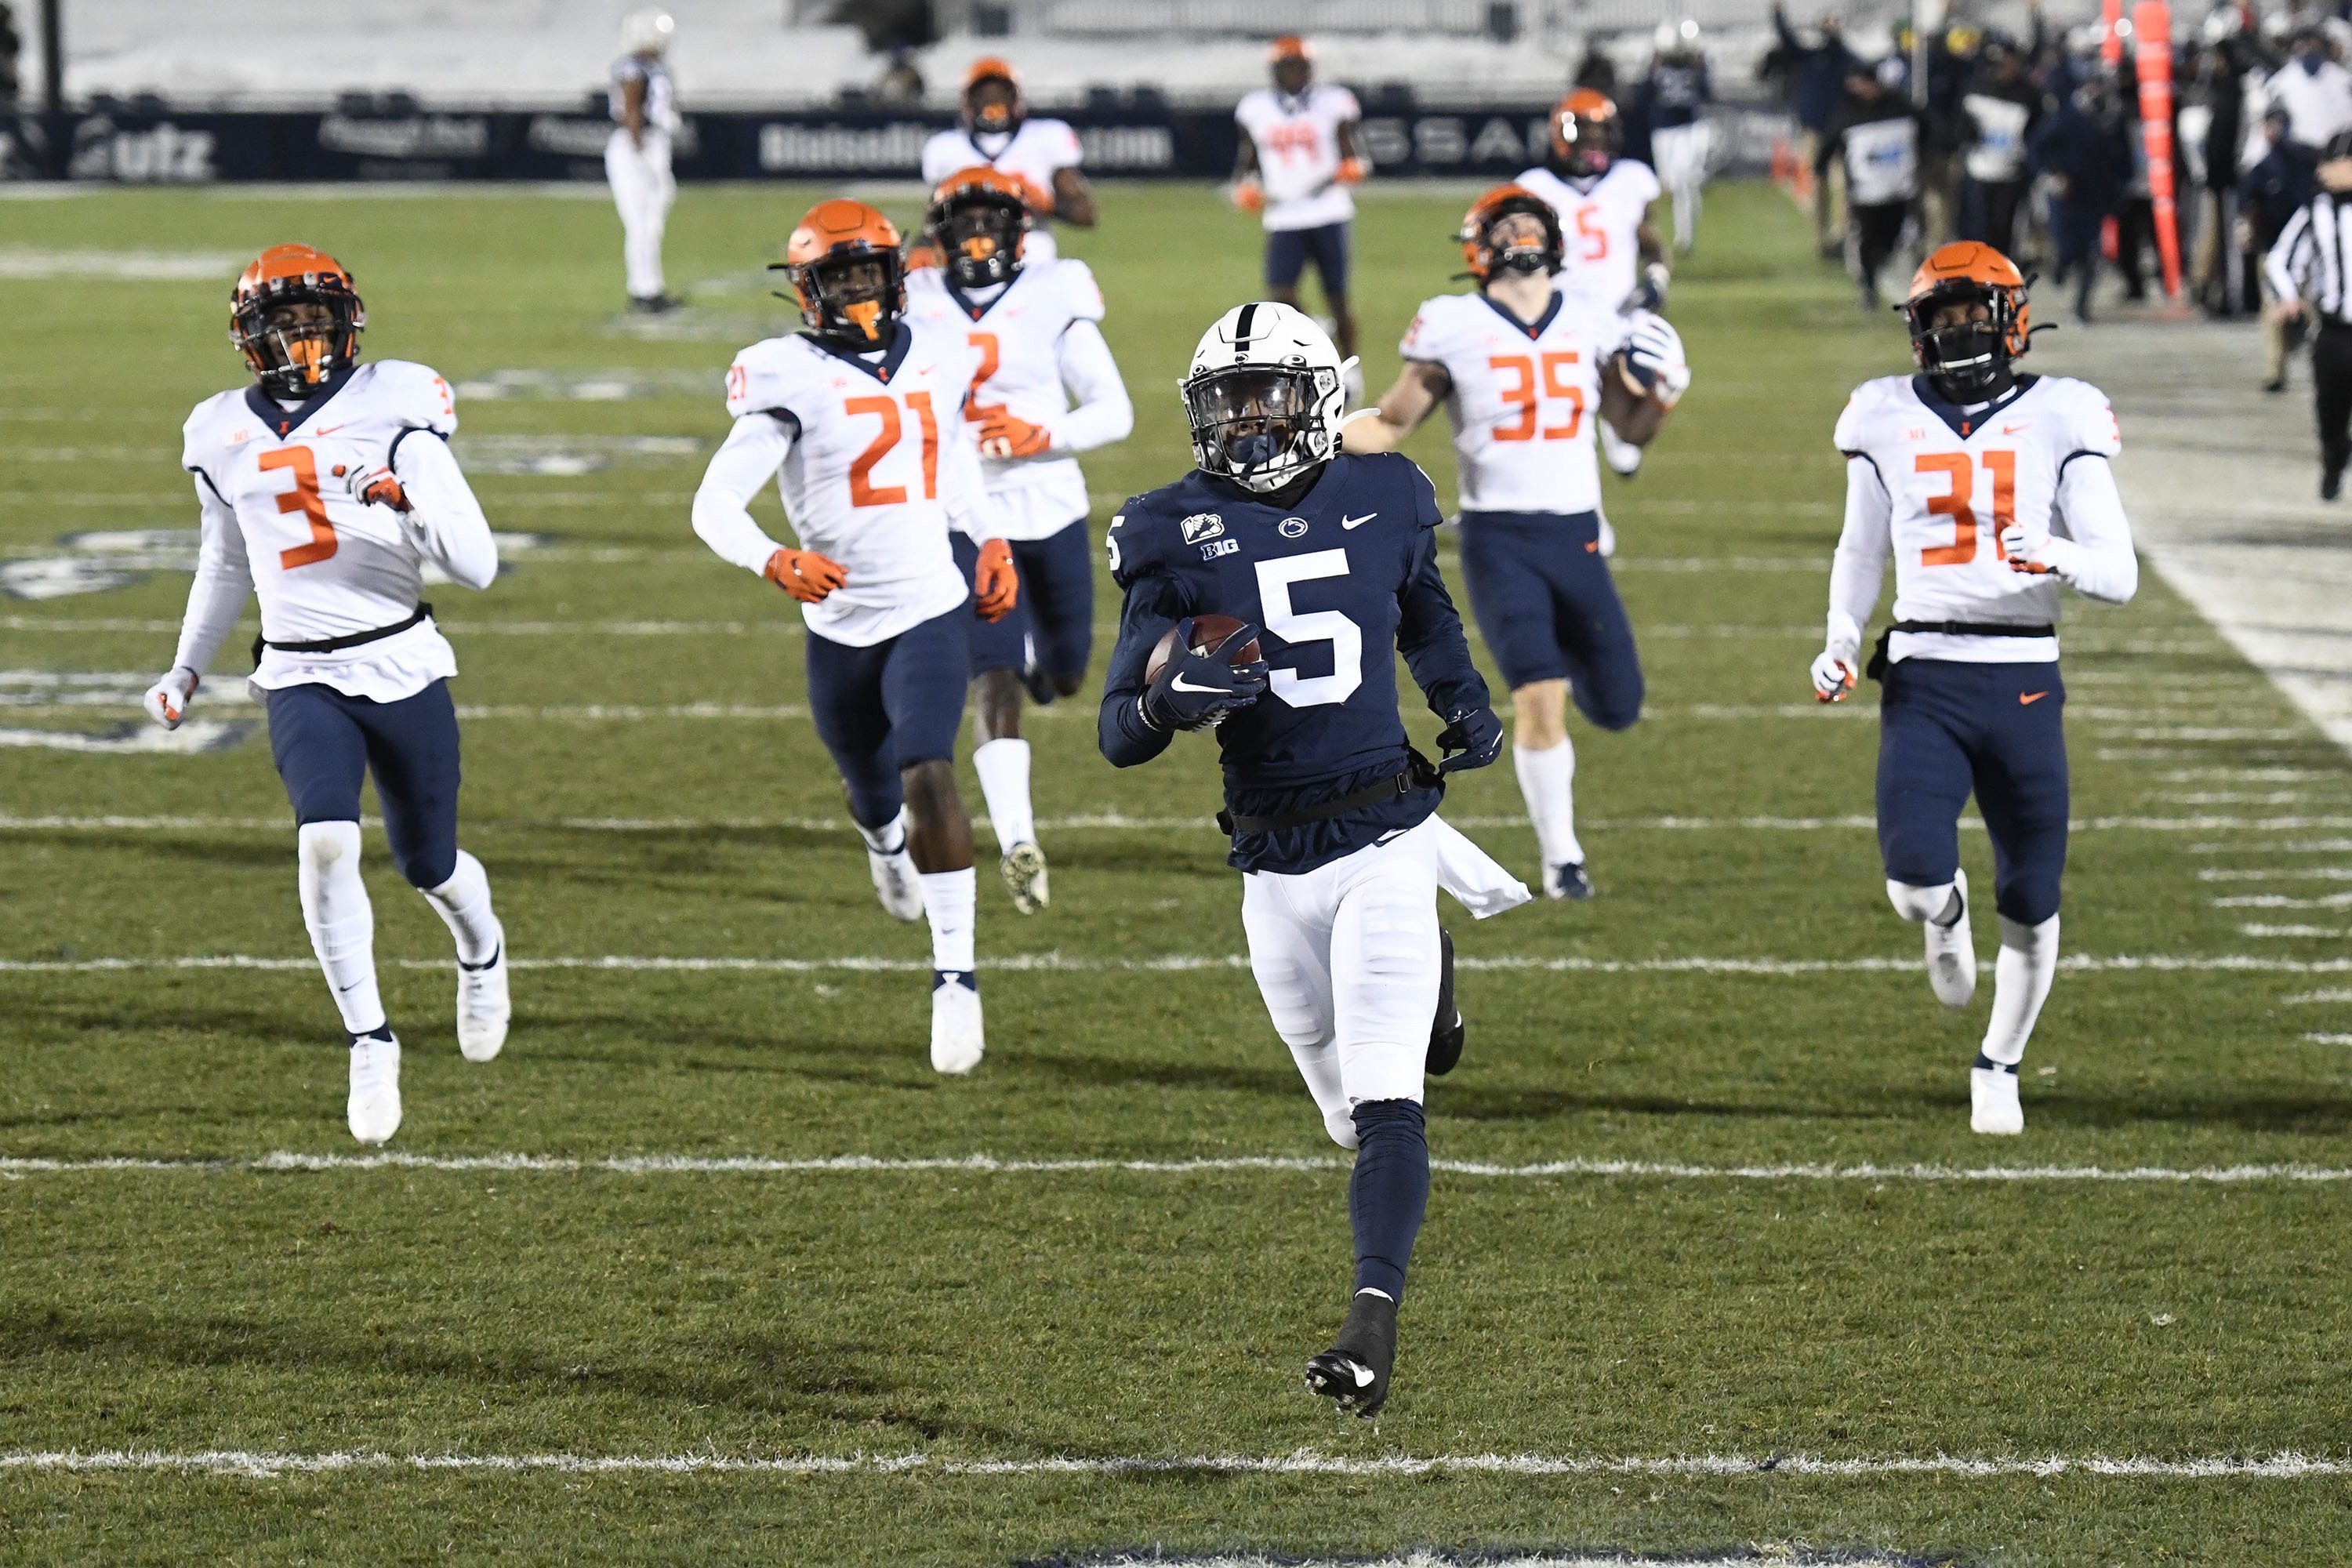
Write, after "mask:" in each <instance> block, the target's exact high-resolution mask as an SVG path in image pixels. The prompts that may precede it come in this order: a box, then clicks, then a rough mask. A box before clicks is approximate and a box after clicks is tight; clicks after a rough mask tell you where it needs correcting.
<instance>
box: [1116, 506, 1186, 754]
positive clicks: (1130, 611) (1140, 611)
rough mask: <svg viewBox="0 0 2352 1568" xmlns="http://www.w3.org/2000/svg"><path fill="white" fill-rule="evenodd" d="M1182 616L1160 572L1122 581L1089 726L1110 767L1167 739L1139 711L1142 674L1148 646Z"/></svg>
mask: <svg viewBox="0 0 2352 1568" xmlns="http://www.w3.org/2000/svg"><path fill="white" fill-rule="evenodd" d="M1111 526H1112V527H1113V528H1117V527H1118V524H1117V523H1115V522H1114V523H1113V524H1112V525H1111ZM1184 615H1185V610H1184V606H1183V603H1182V598H1181V593H1180V591H1179V590H1178V588H1177V586H1176V584H1175V583H1173V582H1172V581H1171V580H1170V579H1169V578H1168V577H1167V576H1166V575H1165V574H1161V573H1158V572H1145V573H1142V574H1139V575H1137V576H1135V577H1132V578H1130V579H1129V581H1128V583H1127V599H1126V602H1125V603H1124V604H1122V605H1120V606H1119V612H1118V643H1117V644H1116V645H1114V646H1113V647H1112V648H1111V653H1110V663H1109V666H1108V668H1106V669H1105V670H1104V672H1103V698H1102V711H1101V714H1100V715H1099V716H1098V718H1097V721H1096V726H1095V731H1096V741H1097V744H1099V745H1100V746H1101V747H1102V754H1103V756H1104V757H1105V759H1107V760H1108V762H1109V763H1110V764H1111V766H1113V767H1116V768H1131V767H1134V766H1135V765H1136V764H1137V763H1148V762H1150V760H1151V759H1152V758H1154V757H1156V756H1158V755H1159V754H1160V752H1164V751H1166V750H1167V749H1168V742H1170V741H1171V739H1173V737H1172V736H1171V734H1170V733H1169V732H1168V731H1165V730H1162V729H1160V727H1159V726H1157V725H1155V724H1153V723H1152V722H1151V721H1150V720H1148V719H1146V718H1144V716H1143V692H1144V688H1145V687H1146V685H1148V684H1149V683H1148V682H1147V681H1146V680H1145V679H1144V674H1145V671H1146V670H1148V669H1149V668H1150V664H1151V650H1152V649H1153V648H1154V647H1157V646H1158V645H1159V642H1160V638H1161V637H1165V636H1167V634H1168V628H1169V627H1170V626H1174V625H1175V624H1176V623H1177V622H1178V621H1180V620H1182V619H1183V618H1184Z"/></svg>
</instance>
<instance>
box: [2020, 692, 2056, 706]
mask: <svg viewBox="0 0 2352 1568" xmlns="http://www.w3.org/2000/svg"><path fill="white" fill-rule="evenodd" d="M2049 695H2050V693H2048V692H2047V691H2021V692H2019V693H2018V694H2017V705H2018V706H2019V707H2021V708H2023V707H2026V706H2027V705H2029V704H2031V703H2035V702H2039V701H2041V700H2042V699H2043V698H2045V697H2047V696H2049Z"/></svg>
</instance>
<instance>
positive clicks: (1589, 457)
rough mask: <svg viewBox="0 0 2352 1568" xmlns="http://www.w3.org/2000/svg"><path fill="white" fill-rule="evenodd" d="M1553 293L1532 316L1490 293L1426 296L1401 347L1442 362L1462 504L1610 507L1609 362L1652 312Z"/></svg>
mask: <svg viewBox="0 0 2352 1568" xmlns="http://www.w3.org/2000/svg"><path fill="white" fill-rule="evenodd" d="M1642 319H1643V318H1642V316H1641V315H1639V314H1635V315H1632V316H1621V315H1619V314H1618V313H1617V311H1616V310H1615V309H1614V308H1613V307H1612V306H1605V305H1602V304H1601V303H1600V302H1599V301H1598V300H1592V299H1590V298H1588V297H1586V296H1582V295H1577V294H1554V295H1552V296H1551V300H1550V302H1549V304H1548V305H1547V306H1546V307H1545V309H1544V313H1543V315H1542V317H1541V318H1540V319H1538V321H1536V323H1535V324H1534V325H1533V326H1529V325H1528V324H1527V323H1526V322H1523V321H1520V320H1519V319H1518V318H1517V317H1516V316H1514V315H1512V314H1510V313H1509V312H1508V311H1507V310H1503V309H1502V308H1501V307H1500V306H1498V305H1496V304H1495V303H1494V302H1493V301H1492V300H1488V299H1487V298H1486V296H1485V295H1484V294H1441V295H1439V296H1437V298H1435V299H1433V300H1423V301H1422V306H1421V309H1420V310H1419V311H1418V312H1416V313H1415V314H1414V316H1413V318H1412V325H1411V326H1410V327H1407V328H1406V329H1405V334H1404V342H1402V344H1401V345H1399V349H1398V352H1399V353H1402V355H1403V356H1404V357H1405V358H1406V359H1407V360H1409V361H1411V360H1419V361H1423V362H1425V363H1431V364H1435V365H1438V366H1441V367H1443V368H1444V372H1445V374H1446V376H1447V379H1448V380H1450V381H1451V382H1452V384H1453V386H1452V389H1451V390H1450V391H1449V392H1447V394H1446V395H1445V413H1446V416H1447V417H1448V418H1449V419H1450V420H1451V421H1452V422H1453V425H1454V454H1455V457H1456V458H1457V459H1458V462H1457V465H1456V466H1457V468H1458V470H1459V474H1460V479H1461V492H1460V499H1461V507H1462V510H1464V511H1535V512H1559V513H1564V514H1573V513H1577V512H1586V511H1598V510H1601V468H1600V466H1599V464H1598V463H1597V462H1596V461H1595V459H1594V457H1593V434H1592V424H1593V421H1594V420H1596V419H1598V418H1599V417H1600V416H1601V367H1602V366H1603V365H1605V364H1606V363H1608V361H1609V357H1610V356H1611V355H1612V354H1613V353H1616V352H1617V350H1618V349H1619V348H1621V347H1622V346H1623V344H1624V342H1625V339H1626V336H1627V334H1628V333H1629V332H1630V331H1632V329H1633V326H1634V325H1635V324H1636V323H1637V322H1639V321H1641V320H1642Z"/></svg>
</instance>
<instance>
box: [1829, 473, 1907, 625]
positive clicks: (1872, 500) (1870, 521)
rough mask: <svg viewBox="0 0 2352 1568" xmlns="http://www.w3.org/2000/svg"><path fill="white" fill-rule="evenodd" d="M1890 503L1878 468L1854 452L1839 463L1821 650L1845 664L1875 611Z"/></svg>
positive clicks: (1888, 540)
mask: <svg viewBox="0 0 2352 1568" xmlns="http://www.w3.org/2000/svg"><path fill="white" fill-rule="evenodd" d="M1894 515H1895V501H1894V498H1893V497H1891V496H1889V495H1888V494H1887V493H1886V485H1885V481H1884V480H1883V479H1880V478H1879V475H1878V465H1877V464H1876V463H1874V462H1872V461H1871V460H1870V459H1869V458H1866V457H1864V455H1863V454H1862V453H1860V452H1848V453H1847V454H1846V462H1845V527H1844V528H1843V530H1842V531H1840V532H1839V534H1838V542H1837V554H1836V555H1835V556H1834V557H1833V558H1832V561H1831V563H1830V616H1829V638H1828V642H1827V644H1826V646H1827V647H1829V648H1831V649H1832V651H1834V652H1838V653H1842V654H1843V655H1844V656H1845V657H1846V658H1849V659H1851V658H1853V656H1854V655H1855V654H1856V653H1857V652H1859V651H1860V650H1861V647H1862V632H1863V628H1864V626H1868V625H1869V624H1870V613H1871V611H1873V610H1874V609H1876V608H1877V607H1878V590H1879V587H1880V585H1881V584H1883V583H1884V582H1885V576H1886V557H1887V554H1888V552H1889V551H1890V550H1892V548H1893V532H1892V527H1893V520H1894Z"/></svg>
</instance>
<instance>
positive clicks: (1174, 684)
mask: <svg viewBox="0 0 2352 1568" xmlns="http://www.w3.org/2000/svg"><path fill="white" fill-rule="evenodd" d="M1168 684H1169V687H1170V688H1171V689H1173V690H1177V691H1201V692H1206V693H1208V694H1210V695H1212V696H1224V695H1230V693H1228V692H1226V691H1225V689H1224V688H1223V687H1222V686H1195V685H1193V684H1192V682H1191V681H1189V680H1187V679H1184V678H1183V677H1182V676H1181V675H1180V676H1178V677H1177V678H1176V679H1173V680H1171V681H1170V682H1169V683H1168Z"/></svg>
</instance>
